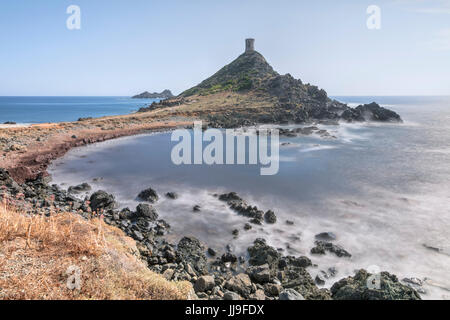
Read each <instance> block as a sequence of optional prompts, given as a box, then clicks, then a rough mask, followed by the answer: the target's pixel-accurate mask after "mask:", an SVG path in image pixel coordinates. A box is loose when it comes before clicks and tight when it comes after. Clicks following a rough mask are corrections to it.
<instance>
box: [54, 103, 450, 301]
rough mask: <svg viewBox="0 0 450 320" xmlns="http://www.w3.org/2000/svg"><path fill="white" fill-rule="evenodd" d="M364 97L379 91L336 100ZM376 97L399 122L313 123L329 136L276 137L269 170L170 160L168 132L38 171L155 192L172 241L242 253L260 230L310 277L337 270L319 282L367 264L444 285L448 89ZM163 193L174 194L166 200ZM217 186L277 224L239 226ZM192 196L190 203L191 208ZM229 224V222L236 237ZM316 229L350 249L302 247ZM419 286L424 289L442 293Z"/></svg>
mask: <svg viewBox="0 0 450 320" xmlns="http://www.w3.org/2000/svg"><path fill="white" fill-rule="evenodd" d="M372 100H378V101H380V98H368V99H363V98H360V100H356V101H352V99H351V98H347V99H345V100H344V101H346V102H355V103H356V102H358V103H359V102H371V101H372ZM382 100H383V101H381V102H382V103H384V104H388V105H389V107H390V108H392V109H393V110H395V111H397V112H399V113H400V114H401V115H402V117H403V119H404V120H405V123H404V124H401V125H398V124H351V125H347V124H342V125H340V126H321V128H325V129H327V130H328V131H329V132H330V134H331V135H334V136H336V137H337V139H322V138H320V137H319V136H315V135H313V136H301V137H297V138H280V143H281V144H282V146H281V147H280V170H279V173H278V174H277V175H274V176H260V175H259V166H249V165H246V166H242V165H241V166H236V165H233V166H227V165H220V166H206V165H201V166H175V165H173V164H172V163H171V161H170V152H171V148H172V146H173V145H174V144H175V143H172V142H171V141H170V133H161V134H151V135H140V136H136V137H129V138H121V139H117V140H114V141H107V142H104V143H99V144H95V145H91V146H87V147H82V148H78V149H74V150H72V151H70V152H69V153H68V154H67V155H66V156H65V157H64V158H61V159H59V160H57V161H55V162H54V163H53V165H52V166H51V168H50V169H49V172H50V173H51V174H52V176H53V179H54V182H55V183H57V184H60V185H63V186H64V187H65V188H67V187H68V186H70V185H75V184H79V183H82V182H88V183H90V184H91V185H92V186H93V189H94V190H98V189H104V190H105V191H108V192H111V193H113V194H114V195H115V196H116V198H117V200H118V201H119V202H120V204H121V206H122V207H126V206H129V207H130V208H134V207H135V206H136V204H137V202H136V201H135V198H136V196H137V194H138V193H139V192H140V191H141V190H142V189H144V188H146V187H152V188H154V189H155V190H156V191H157V192H158V193H159V195H160V198H161V199H160V201H159V202H158V203H157V204H156V205H155V207H156V208H157V210H158V213H159V214H160V217H161V218H163V219H165V220H166V221H167V222H168V223H169V224H170V225H171V226H172V233H171V234H170V237H171V239H172V240H174V241H177V240H178V239H180V238H181V237H182V236H185V235H193V236H195V237H197V238H199V239H200V240H202V241H204V242H205V243H207V244H208V246H210V247H213V248H215V249H217V250H218V251H223V250H224V248H225V246H226V245H227V244H231V245H232V246H233V247H234V248H235V250H236V252H237V253H238V254H245V249H246V247H247V246H248V245H249V244H250V243H251V242H252V241H253V240H254V239H255V238H257V237H264V238H266V239H267V240H268V242H269V243H270V244H271V245H273V246H275V247H277V248H280V249H282V250H284V253H285V254H292V255H308V256H309V257H311V258H312V260H313V263H316V264H318V268H311V269H310V272H311V274H312V275H313V276H315V274H316V273H318V272H319V270H326V269H328V268H329V267H336V268H337V269H338V275H337V277H335V278H333V279H330V280H328V281H327V284H326V285H327V286H329V285H331V284H332V283H333V282H335V281H337V280H338V279H340V278H342V277H344V276H347V275H350V274H353V271H354V270H355V269H359V268H368V267H369V266H372V265H376V266H378V267H379V268H380V269H381V270H386V271H389V272H392V273H395V274H396V275H398V276H399V278H400V279H402V278H403V277H418V278H421V279H423V278H425V277H427V278H430V279H432V280H433V281H434V282H435V283H438V284H440V285H442V286H444V287H450V279H449V276H448V273H447V270H448V269H449V266H450V256H449V255H448V254H449V251H448V250H449V249H448V248H449V244H450V239H449V233H448V229H449V227H450V210H449V206H448V203H449V200H450V167H449V165H448V164H449V163H450V146H449V143H448V139H449V137H450V99H449V98H392V97H386V98H383V99H382ZM284 143H289V144H287V145H283V144H284ZM98 178H100V179H98ZM94 179H95V181H94ZM168 191H174V192H177V193H178V194H179V195H180V197H179V199H177V200H170V199H166V198H165V197H164V194H165V193H166V192H168ZM229 191H236V192H237V193H238V194H239V195H240V196H241V197H243V198H244V199H245V200H247V202H248V203H250V204H253V205H257V206H258V207H259V208H261V209H263V210H268V209H272V210H274V211H275V213H276V214H277V216H278V223H277V224H275V225H273V226H269V225H264V226H261V227H259V226H254V227H253V229H252V230H250V231H244V230H243V226H244V224H245V223H246V222H247V219H246V218H244V217H240V216H238V215H237V214H236V213H234V212H233V211H231V210H230V209H229V208H227V206H226V205H225V203H222V202H221V201H219V200H218V199H217V198H216V197H214V194H216V193H217V194H220V193H224V192H229ZM194 205H200V206H201V207H202V209H201V211H200V212H193V210H192V208H193V206H194ZM286 220H292V221H294V225H293V226H290V225H287V224H286V223H285V221H286ZM233 229H239V230H240V235H239V237H238V238H237V239H233V235H232V234H231V232H232V230H233ZM324 231H331V232H334V233H335V234H336V235H337V237H338V239H337V241H336V243H337V244H340V245H342V246H343V247H344V248H345V249H347V250H348V251H349V252H350V253H351V254H352V255H353V257H352V258H351V259H345V258H337V257H336V256H334V255H326V256H312V255H310V253H309V250H310V249H311V248H312V247H313V246H314V235H315V234H317V233H320V232H324ZM423 244H428V245H430V246H435V247H440V248H443V249H444V252H440V253H439V252H435V251H432V250H430V249H427V248H425V247H424V246H423ZM445 250H447V251H445ZM426 289H427V290H428V292H429V294H428V295H425V296H423V297H424V298H437V299H443V298H448V295H450V293H449V292H447V291H445V290H440V289H437V288H435V287H432V286H426Z"/></svg>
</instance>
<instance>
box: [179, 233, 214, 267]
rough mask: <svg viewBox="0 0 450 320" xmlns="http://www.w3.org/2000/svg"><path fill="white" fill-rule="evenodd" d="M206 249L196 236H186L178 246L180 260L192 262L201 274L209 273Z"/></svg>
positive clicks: (186, 262)
mask: <svg viewBox="0 0 450 320" xmlns="http://www.w3.org/2000/svg"><path fill="white" fill-rule="evenodd" d="M204 251H205V248H204V246H203V245H202V244H201V242H200V241H199V240H198V239H196V238H194V237H184V238H183V239H181V240H180V242H179V243H178V246H177V255H178V257H179V262H183V263H184V264H190V265H191V266H192V267H193V268H194V269H195V270H196V272H198V273H199V274H200V275H206V274H207V271H206V255H205V252H204Z"/></svg>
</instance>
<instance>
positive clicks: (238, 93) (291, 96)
mask: <svg viewBox="0 0 450 320" xmlns="http://www.w3.org/2000/svg"><path fill="white" fill-rule="evenodd" d="M174 106H178V108H177V111H178V112H179V113H182V114H183V115H190V116H197V117H200V118H202V119H204V120H207V121H208V122H209V125H210V126H215V127H238V126H243V125H251V124H257V123H308V122H318V121H332V122H337V121H341V120H343V121H348V122H352V121H394V122H400V121H401V118H400V116H399V115H398V114H397V113H395V112H393V111H391V110H388V109H386V108H383V107H380V106H379V105H378V104H377V103H371V104H367V105H362V106H359V107H357V108H350V107H349V106H348V105H346V104H344V103H341V102H338V101H336V100H333V99H330V98H329V97H328V95H327V93H326V91H325V90H323V89H320V88H318V87H317V86H314V85H311V84H305V83H303V82H302V81H301V80H299V79H295V78H294V77H292V76H291V75H290V74H286V75H280V74H278V73H277V72H276V71H274V69H273V68H272V66H271V65H270V64H269V63H268V62H267V61H266V59H265V58H264V57H263V56H262V55H261V54H260V53H259V52H257V51H254V50H247V51H246V52H245V53H243V54H241V55H240V56H239V57H238V58H237V59H235V60H234V61H233V62H231V63H230V64H228V65H226V66H225V67H223V68H222V69H220V70H219V71H218V72H217V73H215V74H214V75H213V76H211V77H210V78H208V79H206V80H204V81H203V82H201V83H200V84H199V85H197V86H195V87H192V88H190V89H188V90H186V91H184V92H183V93H181V94H180V95H179V96H178V97H175V98H172V99H168V100H165V101H162V102H160V103H154V104H152V105H151V106H149V107H146V108H142V109H141V110H139V111H140V112H146V111H151V110H155V109H160V108H167V107H174Z"/></svg>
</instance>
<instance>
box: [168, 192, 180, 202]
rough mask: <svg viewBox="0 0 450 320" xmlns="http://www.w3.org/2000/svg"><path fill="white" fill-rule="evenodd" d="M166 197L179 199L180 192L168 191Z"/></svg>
mask: <svg viewBox="0 0 450 320" xmlns="http://www.w3.org/2000/svg"><path fill="white" fill-rule="evenodd" d="M166 197H167V198H169V199H172V200H175V199H178V194H177V193H175V192H167V193H166Z"/></svg>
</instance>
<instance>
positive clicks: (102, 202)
mask: <svg viewBox="0 0 450 320" xmlns="http://www.w3.org/2000/svg"><path fill="white" fill-rule="evenodd" d="M89 201H90V205H91V209H92V211H97V212H98V211H99V210H105V211H106V210H112V209H114V207H115V206H116V201H115V198H114V196H113V195H112V194H108V193H107V192H105V191H103V190H100V191H97V192H94V193H93V194H92V195H91V197H90V198H89Z"/></svg>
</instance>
